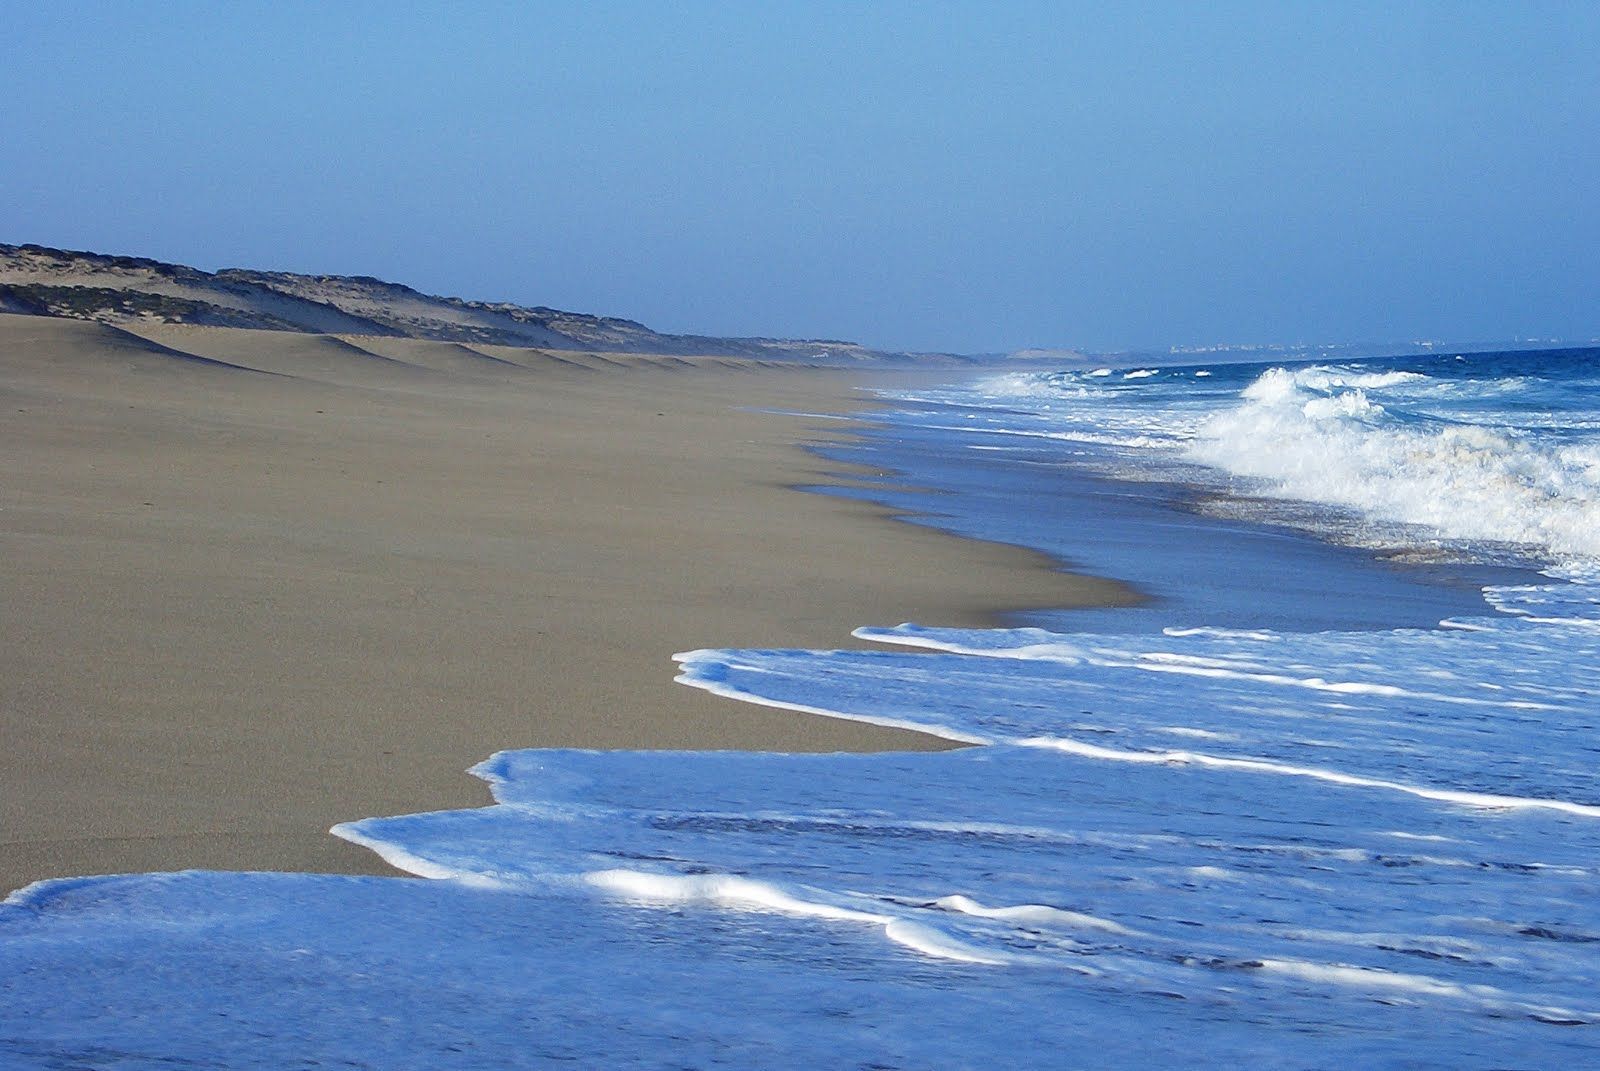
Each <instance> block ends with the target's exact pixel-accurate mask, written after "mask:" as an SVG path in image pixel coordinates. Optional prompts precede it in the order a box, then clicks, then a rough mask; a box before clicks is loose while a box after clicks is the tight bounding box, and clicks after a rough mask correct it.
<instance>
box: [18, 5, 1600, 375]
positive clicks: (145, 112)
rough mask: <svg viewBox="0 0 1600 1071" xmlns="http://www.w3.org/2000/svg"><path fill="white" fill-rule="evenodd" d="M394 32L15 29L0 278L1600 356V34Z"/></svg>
mask: <svg viewBox="0 0 1600 1071" xmlns="http://www.w3.org/2000/svg"><path fill="white" fill-rule="evenodd" d="M401 6H402V5H397V4H391V3H384V4H368V5H362V4H355V3H347V4H333V5H326V6H323V5H314V4H296V3H273V4H270V5H268V4H251V3H236V4H219V5H210V4H154V3H151V4H135V3H107V4H72V3H60V4H56V3H52V4H24V3H20V2H18V3H12V4H7V5H6V7H5V10H4V22H5V27H6V29H5V34H4V39H3V40H0V91H3V94H4V96H3V100H4V107H0V241H28V242H38V243H42V244H46V245H58V246H67V247H72V248H89V249H95V250H100V251H104V252H117V253H129V254H141V255H147V256H154V257H160V258H163V259H171V260H178V261H183V262H186V263H191V264H196V265H198V266H201V267H206V268H217V267H223V266H232V265H240V266H249V267H264V268H281V269H287V270H295V271H311V272H330V273H362V274H373V275H379V276H382V277H385V278H390V279H394V280H397V281H401V282H405V283H409V284H411V285H413V286H416V287H418V288H419V289H422V290H427V291H430V292H435V293H447V294H460V295H464V296H469V297H482V298H493V299H506V300H513V301H519V302H523V303H526V304H548V305H555V306H558V307H563V308H570V309H576V310H581V311H588V312H602V313H607V314H613V315H622V316H628V317H632V318H635V319H639V320H642V321H644V322H646V323H648V324H650V325H651V326H653V327H656V328H658V329H661V330H669V331H703V332H708V333H715V334H769V335H788V336H794V335H799V336H822V337H843V338H851V339H857V340H860V341H864V342H868V343H871V344H876V345H882V346H889V347H898V348H914V349H949V350H963V351H995V350H1006V349H1012V348H1018V347H1024V346H1084V347H1089V348H1095V349H1120V348H1127V347H1144V346H1165V345H1169V344H1207V343H1216V342H1270V341H1280V342H1293V341H1355V340H1374V341H1385V340H1402V339H1410V338H1424V337H1431V338H1444V339H1451V340H1470V339H1501V338H1509V337H1512V336H1519V335H1521V336H1526V335H1539V336H1559V337H1563V338H1569V339H1573V338H1581V339H1588V338H1592V337H1595V336H1600V62H1597V61H1596V58H1595V57H1596V54H1597V51H1600V4H1592V3H1589V4H1574V5H1560V4H1537V3H1505V4H1498V5H1479V4H1464V3H1448V4H1398V5H1389V4H1375V5H1370V6H1368V5H1357V4H1328V5H1297V4H1286V3H1263V4H1227V5H1191V4H1170V5H1168V4H1149V5H1087V4H1085V5H1072V4H1056V3H1050V4H1025V3H993V4H938V3H918V4H872V5H867V4H823V3H806V4H771V5H769V4H710V3H684V4H666V3H609V4H608V3H597V4H583V5H579V4H571V5H559V6H557V5H549V6H542V5H526V4H505V5H495V4H461V5H455V6H450V7H447V6H436V7H435V6H425V5H404V10H403V11H400V12H398V13H397V10H396V9H397V8H399V7H401ZM1102 8H1110V10H1102Z"/></svg>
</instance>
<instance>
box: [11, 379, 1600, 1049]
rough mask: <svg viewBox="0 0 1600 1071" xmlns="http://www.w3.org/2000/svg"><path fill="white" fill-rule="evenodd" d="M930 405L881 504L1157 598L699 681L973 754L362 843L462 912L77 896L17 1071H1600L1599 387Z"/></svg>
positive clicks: (536, 784) (1250, 382)
mask: <svg viewBox="0 0 1600 1071" xmlns="http://www.w3.org/2000/svg"><path fill="white" fill-rule="evenodd" d="M890 401H891V406H892V408H891V410H890V411H889V412H887V413H884V414H881V416H880V420H881V427H880V428H879V430H877V431H876V432H874V433H872V434H871V435H870V436H868V438H867V439H866V440H865V441H863V442H862V443H860V444H857V445H855V446H852V447H849V448H847V450H846V452H847V453H848V454H849V455H850V456H851V457H852V458H853V459H856V460H872V461H873V462H874V463H876V464H877V465H879V467H882V468H889V469H894V470H897V473H896V477H895V479H893V480H890V481H887V482H885V483H884V484H883V485H882V486H880V487H874V488H867V489H865V490H859V491H854V492H850V493H858V494H866V495H869V496H871V497H875V498H878V499H879V500H882V501H887V502H891V503H893V504H897V505H905V506H909V507H912V508H916V509H919V510H920V511H922V513H923V514H924V515H925V516H924V518H923V523H936V524H939V525H942V526H945V527H948V528H951V529H953V530H957V531H961V532H964V533H966V534H970V535H974V536H979V537H983V538H990V539H1001V540H1005V541H1008V542H1015V543H1021V544H1024V545H1029V546H1034V547H1038V548H1040V549H1044V550H1047V551H1049V552H1051V553H1054V554H1056V555H1058V556H1059V557H1061V558H1063V559H1064V560H1066V561H1068V562H1069V563H1071V564H1073V565H1074V566H1077V567H1083V568H1087V569H1089V570H1090V571H1095V572H1100V573H1103V574H1105V575H1111V576H1114V577H1117V578H1119V579H1123V580H1125V581H1128V582H1130V583H1131V584H1133V585H1134V586H1135V587H1136V588H1138V589H1139V590H1141V591H1143V592H1144V593H1145V594H1146V595H1147V596H1148V599H1147V600H1146V601H1145V602H1144V603H1143V604H1142V605H1140V606H1138V607H1135V608H1131V609H1127V610H1111V611H1092V612H1079V613H1058V614H1051V615H1039V616H1036V617H1035V618H1033V619H1031V620H1028V621H1021V620H1019V621H1017V622H1016V626H1017V627H1011V628H1002V629H988V630H973V629H950V628H941V627H939V625H938V623H937V622H920V623H918V622H913V623H904V624H896V623H894V622H863V623H862V628H860V629H859V630H858V631H857V636H858V637H860V638H862V639H866V640H872V641H876V642H877V644H878V646H877V647H876V648H875V649H870V650H862V649H855V650H838V651H804V650H748V649H738V648H727V649H718V650H701V651H688V652H684V653H682V654H680V655H679V656H678V661H679V663H680V673H681V676H680V680H681V681H682V682H683V683H684V684H685V685H687V686H690V687H696V688H702V689H706V690H708V691H712V692H715V693H717V694H720V695H725V696H732V697H735V698H738V699H741V700H745V701H748V702H752V703H760V704H765V705H769V706H776V707H780V708H784V709H789V710H792V711H794V712H795V716H796V717H814V716H833V717H844V718H855V719H861V720H866V721H873V722H878V723H883V724H892V725H908V726H915V727H918V728H921V729H923V730H925V731H927V732H931V733H935V734H938V735H941V736H944V737H947V738H949V739H951V740H953V741H960V742H963V743H967V744H971V745H973V746H971V747H968V748H966V749H963V750H957V751H952V752H947V753H942V754H916V755H894V754H891V755H873V756H842V755H834V756H790V755H757V754H736V753H697V754H685V753H676V754H662V753H638V752H633V753H598V752H582V751H512V752H503V753H501V754H499V755H496V756H493V757H492V758H489V759H487V760H486V761H485V762H484V763H483V764H481V765H480V766H479V767H478V768H477V769H476V771H475V772H476V773H477V774H478V775H479V776H481V777H483V778H484V779H485V780H487V781H488V782H489V784H490V785H491V786H492V788H493V790H494V794H495V798H496V800H497V803H496V804H495V805H494V806H492V807H488V808H482V809H477V810H466V811H454V812H441V813H434V814H423V815H410V816H403V817H388V818H371V819H366V820H362V821H357V822H353V823H350V824H347V825H343V826H340V827H337V828H336V830H335V832H336V833H337V834H338V835H339V836H342V837H344V838H346V839H348V840H352V841H354V842H356V843H359V844H363V845H366V846H368V847H369V848H371V849H372V850H374V851H376V852H378V853H379V854H380V855H382V856H383V857H384V858H386V859H388V860H389V861H390V862H392V863H394V864H395V865H397V866H399V867H401V868H403V869H406V870H408V871H411V872H413V873H416V874H419V875H422V876H424V877H426V878H429V879H432V880H427V881H406V880H398V879H378V878H343V877H326V876H310V875H265V874H215V873H184V874H175V875H135V876H127V877H116V878H93V879H80V880H71V881H53V882H42V883H40V884H38V885H35V886H32V887H30V888H28V889H26V890H23V891H21V892H19V893H17V894H15V895H13V896H12V897H11V898H10V899H9V900H8V901H7V902H6V904H5V905H4V906H3V907H0V994H3V999H0V1065H4V1066H18V1067H78V1066H87V1067H129V1068H134V1067H157V1066H161V1067H171V1066H185V1065H193V1066H200V1067H208V1066H225V1067H247V1066H260V1067H291V1066H292V1067H300V1066H330V1065H331V1066H368V1067H382V1068H400V1067H418V1068H423V1067H428V1068H439V1067H521V1066H542V1065H545V1064H555V1063H567V1064H576V1065H578V1066H596V1067H717V1066H727V1067H806V1068H811V1067H976V1066H985V1067H992V1066H995V1065H996V1064H1000V1065H1007V1066H1009V1065H1018V1066H1039V1067H1106V1066H1140V1067H1145V1066H1153V1067H1190V1066H1195V1065H1209V1064H1213V1063H1218V1062H1221V1061H1223V1060H1244V1061H1249V1063H1250V1064H1251V1065H1257V1066H1289V1067H1335V1066H1390V1067H1401V1066H1403V1067H1450V1068H1457V1067H1551V1066H1573V1067H1582V1066H1594V1065H1595V1064H1596V1063H1597V1062H1600V1032H1597V1031H1600V775H1597V773H1596V767H1597V761H1600V735H1597V722H1600V703H1597V701H1596V700H1595V698H1594V696H1595V694H1596V691H1597V689H1600V566H1597V562H1600V355H1597V354H1596V353H1594V352H1576V353H1572V352H1569V353H1553V354H1537V355H1528V354H1519V355H1506V354H1500V355H1464V356H1462V357H1460V358H1457V357H1456V356H1455V355H1448V356H1440V357H1437V358H1426V359H1424V358H1407V359H1403V360H1399V359H1395V360H1372V361H1365V362H1352V363H1348V364H1341V365H1337V366H1331V365H1300V366H1284V367H1274V366H1214V367H1201V366H1196V367H1189V368H1124V369H1118V368H1105V369H1089V370H1083V371H1076V372H1052V371H1042V372H1041V371H1026V372H1008V373H1003V374H995V375H989V376H985V377H982V378H979V379H977V380H976V381H971V382H966V383H962V384H958V385H953V386H944V387H939V388H925V389H919V390H915V391H902V392H899V393H898V395H896V396H895V397H893V398H892V399H890ZM908 484H914V485H915V487H914V488H909V487H908Z"/></svg>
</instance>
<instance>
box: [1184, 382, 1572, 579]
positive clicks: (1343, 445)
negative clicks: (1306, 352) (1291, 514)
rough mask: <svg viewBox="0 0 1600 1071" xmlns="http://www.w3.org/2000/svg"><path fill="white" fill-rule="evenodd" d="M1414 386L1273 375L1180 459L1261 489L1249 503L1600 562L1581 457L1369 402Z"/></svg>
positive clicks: (1558, 446)
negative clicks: (1341, 513)
mask: <svg viewBox="0 0 1600 1071" xmlns="http://www.w3.org/2000/svg"><path fill="white" fill-rule="evenodd" d="M1424 382H1425V377H1423V376H1421V375H1418V374H1416V373H1409V372H1383V373H1366V374H1351V373H1345V372H1340V371H1338V370H1336V369H1330V368H1309V369H1300V370H1298V371H1290V370H1287V369H1282V368H1277V369H1272V370H1270V371H1268V372H1265V373H1263V374H1262V375H1261V377H1260V378H1258V379H1257V380H1256V381H1255V382H1254V383H1253V384H1251V385H1250V386H1249V387H1248V388H1247V389H1246V390H1245V391H1244V392H1243V395H1242V396H1241V400H1240V402H1239V404H1238V405H1236V406H1235V407H1233V408H1232V409H1229V410H1227V411H1224V412H1222V413H1219V414H1217V415H1216V416H1214V417H1212V418H1211V419H1210V420H1209V421H1208V422H1206V423H1205V424H1204V425H1202V426H1201V428H1200V431H1199V434H1198V436H1197V437H1196V439H1195V440H1194V441H1193V442H1192V443H1190V445H1189V447H1188V452H1189V456H1190V457H1191V458H1193V459H1194V460H1197V461H1200V462H1203V463H1205V464H1208V465H1213V466H1216V467H1218V468H1220V469H1223V470H1225V471H1226V472H1229V473H1231V474H1233V475H1235V476H1244V477H1250V478H1253V479H1255V480H1258V481H1260V484H1259V486H1258V487H1256V488H1255V490H1256V491H1257V492H1258V493H1267V494H1272V495H1276V496H1279V497H1284V498H1294V499H1302V500H1307V501H1311V502H1317V503H1323V504H1327V505H1333V506H1340V507H1347V508H1352V509H1356V510H1359V511H1361V512H1362V513H1363V514H1365V515H1366V516H1369V517H1371V518H1374V519H1376V520H1379V521H1385V522H1397V523H1404V524H1413V525H1422V526H1425V527H1426V528H1428V529H1430V530H1432V531H1435V532H1437V533H1439V534H1441V535H1443V536H1445V537H1447V538H1451V539H1460V540H1483V541H1493V542H1504V543H1513V544H1523V545H1528V546H1533V547H1538V548H1543V549H1546V550H1548V551H1549V552H1551V553H1553V554H1556V555H1560V556H1571V555H1580V556H1595V555H1600V467H1597V455H1596V453H1595V450H1594V448H1593V447H1592V446H1589V445H1586V444H1570V443H1563V442H1560V441H1558V440H1553V439H1547V438H1538V437H1533V436H1529V435H1527V434H1524V433H1522V432H1519V431H1517V430H1516V429H1513V428H1504V427H1488V426H1481V425H1472V424H1466V423H1459V422H1450V421H1442V420H1423V419H1406V418H1403V417H1400V416H1397V415H1395V414H1392V413H1390V412H1389V411H1388V409H1387V408H1386V406H1385V404H1383V403H1382V402H1380V401H1379V400H1377V398H1376V397H1375V396H1374V393H1373V392H1378V393H1379V394H1381V393H1382V392H1384V391H1387V390H1390V389H1393V388H1405V389H1414V388H1416V387H1417V386H1418V385H1419V384H1421V383H1424ZM1402 401H1403V399H1402Z"/></svg>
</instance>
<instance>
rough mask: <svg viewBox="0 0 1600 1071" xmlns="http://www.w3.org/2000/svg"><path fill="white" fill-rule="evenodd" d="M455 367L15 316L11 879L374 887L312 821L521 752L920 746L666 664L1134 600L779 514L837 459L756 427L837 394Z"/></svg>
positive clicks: (7, 331)
mask: <svg viewBox="0 0 1600 1071" xmlns="http://www.w3.org/2000/svg"><path fill="white" fill-rule="evenodd" d="M369 345H370V348H369ZM463 349H464V348H456V347H450V346H443V347H436V346H432V345H424V344H412V343H404V344H399V343H394V342H384V343H383V344H381V345H380V344H377V343H370V344H368V343H364V342H363V340H361V339H355V340H354V341H344V340H339V339H332V338H322V337H315V336H306V335H295V334H288V333H282V332H258V331H230V330H226V329H209V328H160V329H141V330H140V332H139V333H138V334H133V333H130V332H127V331H122V330H119V329H117V328H114V327H108V326H105V325H99V324H92V323H84V322H77V321H69V320H53V319H46V318H40V317H27V316H0V414H3V416H4V419H3V420H0V458H3V461H4V472H5V478H4V480H3V481H0V561H3V562H4V565H3V567H0V606H3V607H4V608H5V612H4V614H3V615H0V651H3V656H0V657H3V664H0V731H3V733H4V739H5V741H6V747H5V748H4V749H0V785H3V786H4V788H3V797H0V885H3V886H6V887H10V886H14V885H18V884H21V883H23V882H26V881H29V880H33V879H36V878H41V877H45V876H52V875H65V874H77V873H89V872H106V871H119V870H130V869H166V868H183V867H226V868H237V869H272V868H293V869H331V870H367V869H370V868H372V867H373V866H374V865H375V864H374V860H373V859H372V858H371V857H370V856H369V855H368V854H367V853H365V852H362V851H359V850H357V849H354V848H351V847H349V846H347V845H344V844H342V843H341V842H338V841H335V840H333V839H332V838H331V837H328V836H326V835H325V830H326V829H327V827H328V826H329V825H331V824H333V823H334V822H337V821H341V820H345V819H352V818H359V817H363V816H366V815H376V814H396V813H403V812H407V811H415V810H419V809H433V808H446V807H460V806H465V805H471V804H473V803H476V802H480V801H482V800H483V799H484V798H485V796H484V791H483V787H482V785H481V783H479V782H477V781H476V780H474V779H472V778H469V777H467V776H466V775H465V774H464V773H463V772H462V771H463V770H464V769H465V768H466V767H467V766H469V765H471V764H472V763H474V762H476V761H478V760H479V759H481V758H483V757H484V756H486V755H488V754H489V753H491V752H493V751H495V750H497V749H499V748H505V747H525V746H540V745H544V746H583V747H670V748H706V747H713V748H714V747H742V748H778V749H798V750H817V749H821V750H833V749H863V748H865V749H871V748H883V747H920V746H937V744H935V743H934V742H932V741H929V740H926V739H924V738H920V737H917V736H914V735H911V734H906V733H896V732H892V731H889V730H878V729H874V728H871V727H868V726H862V725H854V724H847V723H843V722H827V721H823V720H820V719H797V718H792V717H788V716H786V715H783V714H782V713H780V712H776V711H764V710H760V709H756V708H751V707H747V706H743V705H740V704H734V703H731V702H724V701H721V700H717V699H714V698H712V697H710V696H708V695H706V694H705V693H702V692H698V691H694V690H690V689H686V688H682V687H679V686H676V685H674V684H672V683H671V681H672V675H673V667H672V664H671V663H670V661H669V659H668V656H669V655H670V654H671V653H672V652H674V651H677V650H683V649H688V648H694V647H701V646H711V645H723V644H734V643H736V644H741V645H751V644H755V645H763V644H769V645H802V646H830V645H841V644H848V643H849V642H851V641H849V638H848V633H849V630H850V629H851V628H852V627H854V626H856V625H861V624H893V623H896V622H899V621H903V620H907V619H914V620H917V621H921V622H925V623H930V624H958V623H964V622H972V623H978V622H983V621H987V620H989V616H990V615H989V613H988V611H989V610H991V609H993V608H999V607H1022V606H1027V605H1058V604H1070V603H1074V602H1082V601H1084V600H1092V599H1102V598H1106V597H1108V596H1115V595H1116V594H1117V592H1116V590H1115V589H1114V587H1113V586H1111V585H1108V584H1103V583H1099V582H1093V581H1079V580H1076V579H1074V578H1071V577H1067V576H1064V575H1062V574H1059V573H1055V572H1052V571H1050V570H1049V569H1047V568H1046V567H1045V563H1043V562H1041V561H1040V560H1039V559H1038V558H1037V557H1036V556H1034V555H1032V554H1029V553H1026V552H1023V551H1019V550H1015V549H1012V548H1007V547H998V546H991V545H985V544H977V543H971V542H967V541H962V540H958V539H955V538H953V537H948V536H945V535H942V534H940V533H937V532H934V531H931V530H928V529H925V528H920V527H915V526H910V525H903V524H891V523H886V522H885V521H884V520H883V513H882V511H880V510H877V509H875V508H873V507H870V506H867V505H864V504H861V503H857V502H848V501H843V500H835V499H828V498H824V497H819V496H814V495H805V494H801V493H797V492H794V491H790V490H787V489H786V488H787V485H789V484H792V483H801V482H815V481H817V480H819V479H821V478H823V476H824V473H822V472H820V471H819V469H821V468H822V467H823V466H821V465H820V464H819V463H818V462H817V461H816V460H815V459H814V458H813V457H811V456H810V455H808V454H806V453H804V452H802V451H801V450H798V449H795V448H794V447H793V446H792V445H791V443H793V442H794V441H795V440H802V439H806V438H812V437H815V436H816V435H817V434H818V432H817V431H816V430H814V429H813V428H811V427H809V426H808V422H807V421H806V420H804V419H801V418H795V417H780V416H774V415H771V414H764V413H757V412H754V411H753V410H752V408H751V407H755V406H767V407H776V408H781V409H790V410H799V411H812V412H817V411H828V410H833V411H839V410H845V409H850V408H853V407H856V406H857V405H858V404H859V399H858V398H857V396H856V395H855V394H854V393H853V387H854V385H855V384H856V383H858V382H860V380H859V379H855V378H852V377H851V376H850V375H847V374H845V373H840V372H825V371H818V370H812V369H792V368H791V369H787V370H783V371H775V370H756V369H753V368H751V366H749V365H748V364H746V365H737V366H736V367H723V366H721V365H720V364H719V365H717V366H715V367H689V366H686V365H685V364H684V363H683V362H678V361H670V362H669V361H665V360H663V361H651V360H648V359H644V358H628V359H626V360H624V359H619V358H616V357H615V356H613V357H612V358H611V359H610V360H608V361H606V362H594V363H593V367H592V368H585V367H580V366H579V365H578V364H577V363H576V360H575V359H574V360H569V359H568V356H567V355H563V357H562V358H560V359H557V358H550V357H546V356H542V355H540V354H539V353H538V351H532V350H530V351H523V352H522V353H521V355H520V360H515V361H514V363H515V364H516V365H517V366H516V367H513V366H512V365H511V364H502V363H499V361H490V360H488V359H485V360H484V361H483V363H482V366H481V368H480V366H479V365H478V364H477V363H476V361H475V360H474V359H473V358H472V356H471V353H470V352H462V350H463ZM485 350H486V353H487V356H488V357H495V358H502V359H503V360H506V361H513V358H512V357H511V356H509V355H504V354H502V352H501V351H499V350H497V349H490V348H487V347H486V348H485ZM196 358H201V359H203V360H197V359H196ZM628 363H631V364H632V365H633V366H634V367H631V368H630V367H624V366H623V365H624V364H628ZM262 372H271V373H274V374H270V375H269V374H262ZM831 423H832V424H833V425H834V427H833V428H831V429H830V433H831V434H837V433H838V428H839V427H842V425H839V424H838V422H831Z"/></svg>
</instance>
